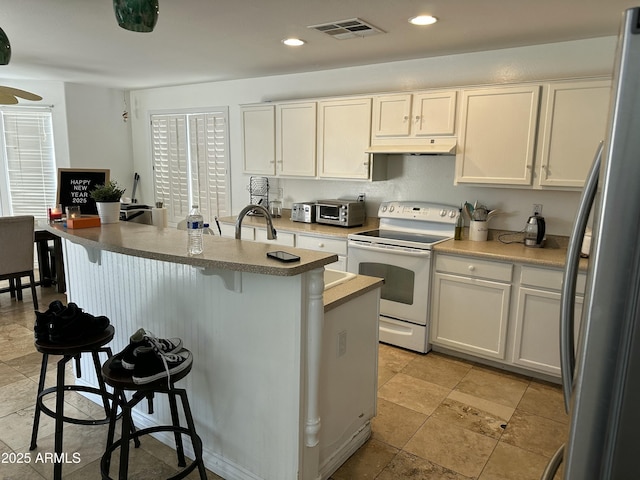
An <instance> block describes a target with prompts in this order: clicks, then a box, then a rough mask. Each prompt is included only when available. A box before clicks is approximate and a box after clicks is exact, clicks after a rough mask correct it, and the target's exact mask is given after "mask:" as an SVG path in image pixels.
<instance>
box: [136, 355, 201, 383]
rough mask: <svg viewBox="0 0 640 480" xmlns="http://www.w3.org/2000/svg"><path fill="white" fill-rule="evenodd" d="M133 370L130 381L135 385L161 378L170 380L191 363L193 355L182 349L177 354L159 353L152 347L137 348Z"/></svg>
mask: <svg viewBox="0 0 640 480" xmlns="http://www.w3.org/2000/svg"><path fill="white" fill-rule="evenodd" d="M134 355H135V357H136V363H135V369H134V371H133V375H132V376H131V379H132V380H133V383H135V384H136V385H144V384H145V383H151V382H155V381H156V380H160V379H163V378H167V379H168V380H170V379H171V375H175V374H176V373H179V372H181V371H183V370H184V369H186V368H188V367H189V366H190V365H191V364H192V363H193V355H192V354H191V352H190V351H189V350H186V349H182V350H180V351H179V352H177V353H160V352H158V351H156V349H154V348H153V347H138V348H136V349H135V350H134Z"/></svg>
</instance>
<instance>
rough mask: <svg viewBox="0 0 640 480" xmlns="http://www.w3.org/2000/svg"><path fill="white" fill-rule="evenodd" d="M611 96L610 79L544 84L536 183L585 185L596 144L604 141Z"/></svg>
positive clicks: (553, 185)
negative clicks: (542, 116) (542, 118)
mask: <svg viewBox="0 0 640 480" xmlns="http://www.w3.org/2000/svg"><path fill="white" fill-rule="evenodd" d="M610 95H611V81H609V80H579V81H569V82H553V83H549V84H548V85H545V100H546V101H545V102H544V103H545V106H546V108H545V110H544V123H543V124H542V127H541V128H540V137H539V138H540V140H539V142H540V143H539V148H538V159H539V161H538V165H539V168H537V169H536V170H537V182H536V186H539V187H577V188H582V187H583V186H584V181H585V179H586V177H587V173H588V171H589V168H590V166H591V163H592V161H593V157H594V154H595V151H596V148H597V146H598V143H599V142H600V141H601V140H604V136H605V133H606V127H607V119H608V112H609V98H610Z"/></svg>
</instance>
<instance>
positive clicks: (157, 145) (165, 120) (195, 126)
mask: <svg viewBox="0 0 640 480" xmlns="http://www.w3.org/2000/svg"><path fill="white" fill-rule="evenodd" d="M227 125H228V111H227V109H226V108H224V109H219V110H218V109H216V110H215V111H207V112H199V113H193V112H188V113H162V114H152V115H151V133H152V155H153V170H154V189H155V194H154V195H155V201H156V202H162V203H163V204H164V206H165V207H167V210H168V212H167V214H168V221H169V223H171V224H177V223H178V222H180V221H181V220H184V219H185V218H186V216H187V215H188V213H189V210H190V208H191V205H194V204H195V205H198V206H199V208H200V212H201V213H202V215H203V217H204V219H205V222H207V223H213V220H214V218H215V217H223V216H227V215H229V212H230V205H229V203H230V198H229V183H230V182H229V175H228V172H229V147H228V144H229V134H228V128H227Z"/></svg>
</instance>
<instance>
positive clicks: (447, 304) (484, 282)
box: [431, 255, 513, 360]
mask: <svg viewBox="0 0 640 480" xmlns="http://www.w3.org/2000/svg"><path fill="white" fill-rule="evenodd" d="M435 265H436V269H435V271H436V273H435V275H434V284H433V297H432V309H433V310H432V315H431V318H432V325H431V343H432V344H434V345H442V346H444V347H447V348H452V349H455V350H460V351H462V352H465V353H471V354H474V355H478V356H481V357H486V358H490V359H498V360H503V359H504V358H505V352H506V345H507V327H508V324H509V301H510V297H511V271H512V268H513V267H512V265H511V264H507V263H498V262H487V261H484V260H478V259H476V258H471V257H455V256H450V255H437V256H436V261H435Z"/></svg>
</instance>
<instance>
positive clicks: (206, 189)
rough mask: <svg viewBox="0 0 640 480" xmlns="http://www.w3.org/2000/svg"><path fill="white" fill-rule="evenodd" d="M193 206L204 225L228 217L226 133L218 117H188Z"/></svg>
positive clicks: (214, 115)
mask: <svg viewBox="0 0 640 480" xmlns="http://www.w3.org/2000/svg"><path fill="white" fill-rule="evenodd" d="M189 132H190V135H189V139H190V142H191V155H190V157H191V172H192V174H191V182H192V185H193V186H192V192H193V203H195V204H197V205H198V206H199V207H200V212H201V213H202V216H203V217H204V218H205V222H210V223H213V219H214V218H215V217H216V216H218V217H223V216H226V215H228V210H227V208H226V205H227V204H228V196H229V195H228V190H229V189H228V185H227V157H228V155H227V134H226V132H227V129H226V118H224V117H223V116H221V115H219V114H211V113H207V114H201V115H190V116H189Z"/></svg>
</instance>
